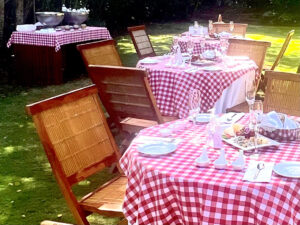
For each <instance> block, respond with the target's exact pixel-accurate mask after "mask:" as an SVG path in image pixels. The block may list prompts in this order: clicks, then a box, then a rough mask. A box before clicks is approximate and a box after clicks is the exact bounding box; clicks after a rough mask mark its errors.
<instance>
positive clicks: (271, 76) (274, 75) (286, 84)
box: [264, 71, 300, 116]
mask: <svg viewBox="0 0 300 225" xmlns="http://www.w3.org/2000/svg"><path fill="white" fill-rule="evenodd" d="M265 76H266V78H267V88H266V94H265V99H264V111H265V112H270V111H273V110H275V111H277V112H281V113H285V114H288V115H292V116H300V74H297V73H286V72H275V71H266V73H265Z"/></svg>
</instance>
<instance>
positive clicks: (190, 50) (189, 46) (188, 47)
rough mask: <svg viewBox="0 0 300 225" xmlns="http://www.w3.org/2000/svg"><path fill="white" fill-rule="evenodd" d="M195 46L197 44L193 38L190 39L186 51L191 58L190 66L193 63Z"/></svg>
mask: <svg viewBox="0 0 300 225" xmlns="http://www.w3.org/2000/svg"><path fill="white" fill-rule="evenodd" d="M194 45H195V43H194V42H193V40H192V38H189V39H188V41H187V43H186V50H187V52H188V53H189V58H190V62H189V64H190V65H191V63H192V56H193V50H194Z"/></svg>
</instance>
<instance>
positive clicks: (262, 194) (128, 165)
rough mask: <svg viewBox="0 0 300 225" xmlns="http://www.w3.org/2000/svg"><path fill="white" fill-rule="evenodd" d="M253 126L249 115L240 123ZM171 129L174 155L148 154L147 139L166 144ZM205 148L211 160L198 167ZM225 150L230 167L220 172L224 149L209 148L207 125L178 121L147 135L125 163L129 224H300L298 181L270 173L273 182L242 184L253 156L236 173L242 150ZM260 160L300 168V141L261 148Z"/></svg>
mask: <svg viewBox="0 0 300 225" xmlns="http://www.w3.org/2000/svg"><path fill="white" fill-rule="evenodd" d="M225 115H226V114H225ZM223 116H224V115H223ZM294 119H297V120H298V121H300V118H297V117H295V118H294ZM248 122H249V114H246V115H244V116H243V117H242V118H241V119H240V120H239V121H238V123H240V124H244V125H245V124H247V123H248ZM176 124H177V125H176ZM178 124H181V126H180V129H179V127H178ZM182 124H185V126H182ZM168 128H169V129H173V132H172V135H171V136H170V137H171V138H169V140H168V141H167V142H168V143H176V149H175V150H174V151H171V152H169V153H168V154H158V155H151V154H150V155H149V154H144V152H142V151H141V150H140V149H141V146H143V145H145V144H146V142H145V140H147V138H148V139H149V138H150V139H151V138H158V139H163V138H164V137H162V132H161V131H162V130H163V129H168ZM165 142H166V141H165ZM153 143H155V142H153ZM158 143H159V141H158ZM160 145H162V144H161V143H160ZM157 148H159V147H157ZM204 149H206V151H207V155H208V157H209V159H210V161H209V164H208V165H207V167H199V166H197V164H196V159H197V158H198V157H199V156H200V155H201V153H202V152H203V151H204ZM222 149H223V150H224V151H225V153H226V159H227V167H226V168H225V169H217V168H215V166H214V161H215V160H216V159H217V158H218V157H219V155H220V150H219V149H215V148H212V147H209V145H207V124H206V123H201V124H195V123H192V122H190V121H188V120H177V121H173V122H169V123H165V124H161V125H157V126H153V127H150V128H147V129H144V130H142V131H141V132H140V133H139V134H138V135H137V137H136V138H135V139H134V140H133V142H132V143H131V145H130V146H129V148H128V149H127V151H126V152H125V153H124V155H123V156H122V158H121V159H120V166H121V168H122V169H123V171H124V173H125V174H126V176H127V178H128V185H127V188H126V194H125V200H124V204H123V213H124V215H125V217H126V218H127V220H128V222H129V224H140V225H142V224H169V225H173V224H174V225H175V224H294V225H296V224H300V182H299V178H292V177H285V176H280V175H278V174H277V173H275V172H272V170H271V174H270V180H269V181H268V182H256V181H255V180H254V181H248V180H243V177H244V175H245V172H246V171H247V167H249V164H250V163H251V162H253V158H252V156H251V154H250V156H248V155H246V154H245V156H244V157H245V168H244V169H242V170H234V168H233V166H232V162H233V161H234V160H235V159H236V158H237V157H238V155H239V151H238V150H239V149H238V148H236V147H234V146H232V145H231V144H228V143H226V142H224V143H223V148H222ZM255 160H257V161H260V162H265V163H274V164H276V163H279V162H283V161H297V162H298V163H299V162H300V141H299V140H294V141H283V142H281V143H280V144H279V145H277V146H268V147H264V148H260V149H259V158H256V159H255ZM298 168H299V165H298ZM299 173H300V171H298V175H299ZM299 177H300V176H299Z"/></svg>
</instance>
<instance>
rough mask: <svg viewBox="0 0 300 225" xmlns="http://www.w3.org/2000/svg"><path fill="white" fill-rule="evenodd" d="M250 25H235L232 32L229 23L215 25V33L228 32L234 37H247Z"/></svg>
mask: <svg viewBox="0 0 300 225" xmlns="http://www.w3.org/2000/svg"><path fill="white" fill-rule="evenodd" d="M247 27H248V24H242V23H234V29H233V31H230V24H229V23H213V32H214V33H217V34H218V33H221V32H228V33H231V34H233V35H237V36H242V37H245V36H246V32H247Z"/></svg>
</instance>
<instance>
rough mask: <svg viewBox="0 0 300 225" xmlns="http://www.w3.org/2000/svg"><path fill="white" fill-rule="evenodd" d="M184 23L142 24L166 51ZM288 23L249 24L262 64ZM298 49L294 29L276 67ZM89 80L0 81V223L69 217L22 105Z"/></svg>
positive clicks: (125, 45)
mask: <svg viewBox="0 0 300 225" xmlns="http://www.w3.org/2000/svg"><path fill="white" fill-rule="evenodd" d="M188 25H189V24H188V23H179V24H175V23H168V24H152V25H149V26H148V31H149V33H150V35H151V41H152V42H153V45H154V48H155V50H156V51H157V53H158V54H164V53H167V52H168V51H169V47H170V43H171V41H172V36H173V35H175V34H178V33H181V32H183V31H185V30H186V29H187V27H188ZM292 28H293V27H275V26H249V28H248V32H247V33H248V35H247V36H248V37H251V38H254V39H258V40H267V41H271V42H272V47H271V48H270V49H269V50H268V54H267V57H266V64H272V63H273V61H274V59H275V57H276V55H277V53H278V52H279V50H280V47H281V45H282V42H283V41H284V38H285V36H286V34H287V32H288V31H289V30H291V29H292ZM116 41H117V43H118V49H119V51H120V55H121V58H122V60H123V62H124V65H126V66H135V64H136V62H137V56H136V53H135V50H134V48H133V45H132V44H131V42H130V40H129V36H121V37H118V38H116ZM299 50H300V34H298V33H297V32H296V33H295V35H294V37H293V39H292V42H291V44H290V47H289V48H288V50H287V53H286V55H285V56H284V58H283V59H282V61H281V63H280V65H279V67H278V68H277V69H278V70H282V71H296V68H297V66H298V64H299V63H300V58H299ZM87 84H90V80H89V79H88V78H81V79H78V80H74V81H70V82H68V83H66V84H64V85H60V86H48V87H44V88H29V89H28V88H26V89H25V88H21V87H12V86H0V196H1V198H0V224H38V223H39V222H40V221H42V220H44V219H50V220H55V221H63V222H71V223H72V222H73V223H74V220H73V218H72V215H71V214H70V212H69V210H68V208H67V206H66V204H65V201H64V199H63V197H62V194H61V193H60V190H59V189H58V186H57V185H56V182H55V180H54V178H53V176H52V173H51V169H50V166H49V164H48V162H47V159H46V157H45V154H44V150H43V149H42V146H41V144H40V142H39V139H38V137H37V134H36V132H35V128H34V125H33V123H32V120H31V118H30V117H28V116H27V115H26V114H25V111H24V106H25V105H26V104H28V103H32V102H35V101H38V100H41V99H44V98H47V97H50V96H54V95H57V94H59V93H63V92H66V91H69V90H73V89H76V88H79V87H83V86H85V85H87ZM111 176H112V175H111V174H109V173H108V172H103V173H101V174H99V175H98V176H96V177H93V178H91V179H89V180H88V181H86V182H82V183H80V185H78V186H77V187H76V188H75V190H74V191H75V192H76V193H78V194H79V195H83V194H84V193H85V192H86V191H87V190H89V189H90V188H92V187H91V186H92V185H91V184H90V183H91V181H97V182H98V183H103V182H104V181H105V180H107V179H109V178H111ZM89 220H90V221H91V222H92V223H98V224H115V223H116V222H117V220H116V219H107V218H102V217H100V216H94V215H92V216H90V217H89Z"/></svg>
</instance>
